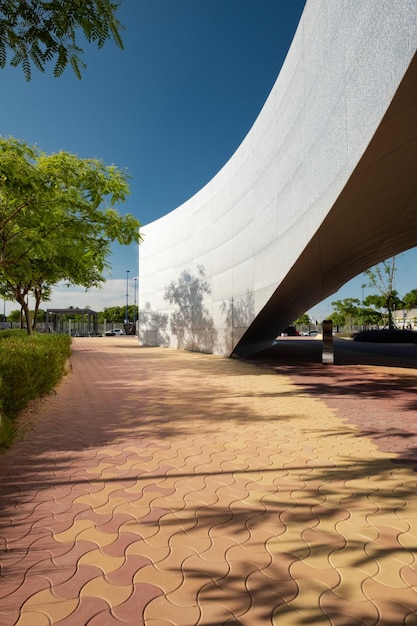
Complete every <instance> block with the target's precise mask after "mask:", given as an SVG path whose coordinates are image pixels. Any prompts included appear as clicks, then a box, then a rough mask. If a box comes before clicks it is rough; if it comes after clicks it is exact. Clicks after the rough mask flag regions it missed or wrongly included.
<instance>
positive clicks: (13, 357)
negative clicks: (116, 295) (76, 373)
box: [0, 330, 71, 422]
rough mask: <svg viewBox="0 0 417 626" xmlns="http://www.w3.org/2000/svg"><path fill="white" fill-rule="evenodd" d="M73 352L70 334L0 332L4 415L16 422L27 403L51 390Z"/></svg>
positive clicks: (0, 400)
mask: <svg viewBox="0 0 417 626" xmlns="http://www.w3.org/2000/svg"><path fill="white" fill-rule="evenodd" d="M70 353H71V338H70V337H69V336H68V335H44V334H38V333H36V334H34V335H33V336H29V335H27V333H26V332H25V331H15V330H14V331H12V330H5V331H1V332H0V418H1V420H2V421H3V420H4V419H5V420H6V421H9V422H10V421H13V420H14V419H15V418H16V416H17V414H18V413H19V411H21V410H22V409H23V408H24V407H25V406H26V405H27V403H28V402H29V401H30V400H32V399H34V398H38V397H40V396H42V395H44V394H46V393H48V392H49V391H51V390H52V389H53V388H54V386H55V385H56V384H57V382H58V381H59V380H60V378H61V377H62V375H63V373H64V367H65V362H66V360H67V358H68V357H69V355H70Z"/></svg>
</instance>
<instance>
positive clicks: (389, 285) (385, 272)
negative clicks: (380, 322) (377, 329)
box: [364, 256, 402, 328]
mask: <svg viewBox="0 0 417 626" xmlns="http://www.w3.org/2000/svg"><path fill="white" fill-rule="evenodd" d="M395 263H396V257H395V256H393V257H392V258H390V259H386V260H385V261H382V263H379V264H378V265H375V266H374V267H371V268H370V269H369V270H366V272H365V274H366V276H367V277H368V279H369V283H368V287H371V288H374V289H376V291H377V292H378V293H377V294H371V295H369V296H367V297H366V298H365V301H364V304H365V305H368V306H369V305H374V306H376V307H377V308H379V309H385V310H386V311H387V314H388V328H394V321H393V315H392V312H393V310H394V308H402V300H401V299H400V298H399V296H398V292H397V291H396V290H395V289H394V279H395V272H396V269H397V268H396V264H395Z"/></svg>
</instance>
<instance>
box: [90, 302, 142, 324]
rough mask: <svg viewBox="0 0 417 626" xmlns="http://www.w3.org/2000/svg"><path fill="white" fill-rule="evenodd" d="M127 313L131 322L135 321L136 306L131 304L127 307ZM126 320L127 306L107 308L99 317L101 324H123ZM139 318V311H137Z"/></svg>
mask: <svg viewBox="0 0 417 626" xmlns="http://www.w3.org/2000/svg"><path fill="white" fill-rule="evenodd" d="M127 312H128V315H129V320H130V321H133V320H134V318H135V305H134V304H129V305H128V307H127ZM125 318H126V307H125V306H111V307H106V308H105V309H103V311H100V313H99V315H98V321H99V323H100V324H103V323H104V321H106V322H109V323H112V324H123V322H124V321H125ZM136 318H137V311H136Z"/></svg>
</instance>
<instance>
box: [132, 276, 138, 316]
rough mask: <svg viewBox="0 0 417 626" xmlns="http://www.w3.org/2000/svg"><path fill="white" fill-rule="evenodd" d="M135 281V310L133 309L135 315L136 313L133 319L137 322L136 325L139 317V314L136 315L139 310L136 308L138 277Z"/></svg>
mask: <svg viewBox="0 0 417 626" xmlns="http://www.w3.org/2000/svg"><path fill="white" fill-rule="evenodd" d="M134 281H135V306H134V311H133V315H134V319H133V321H134V322H135V325H136V319H137V316H136V312H137V309H136V289H137V285H138V279H137V278H134Z"/></svg>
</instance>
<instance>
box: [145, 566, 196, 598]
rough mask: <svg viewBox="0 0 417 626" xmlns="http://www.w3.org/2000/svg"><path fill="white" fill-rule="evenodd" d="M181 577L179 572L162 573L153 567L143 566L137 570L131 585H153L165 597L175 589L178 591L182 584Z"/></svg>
mask: <svg viewBox="0 0 417 626" xmlns="http://www.w3.org/2000/svg"><path fill="white" fill-rule="evenodd" d="M183 578H184V577H183V575H182V573H181V572H165V571H164V572H162V571H161V570H159V569H157V568H156V567H155V566H154V565H152V564H150V565H145V566H144V567H142V568H141V569H140V570H138V571H137V572H136V573H135V575H134V577H133V584H134V585H140V583H145V584H148V585H154V586H155V587H159V589H161V590H162V592H163V593H164V594H165V595H166V594H168V593H170V592H172V591H175V589H178V587H180V585H181V584H182V582H183Z"/></svg>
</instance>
